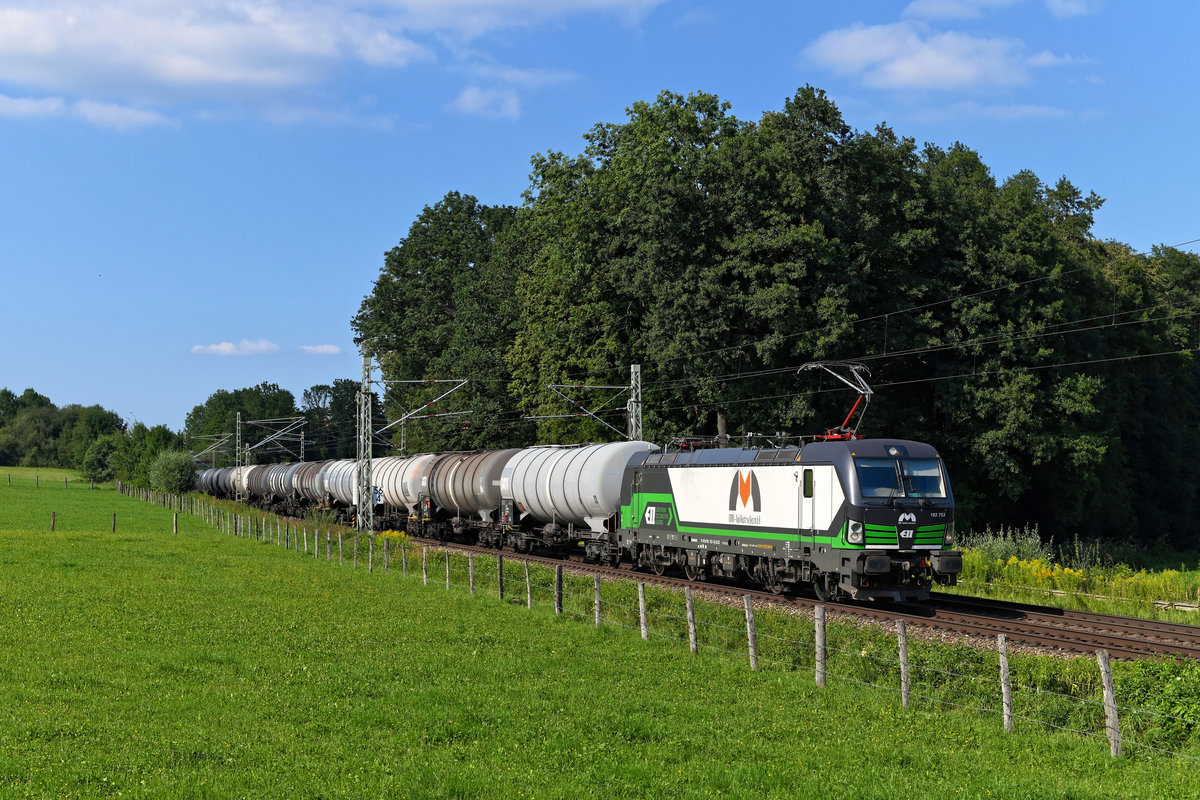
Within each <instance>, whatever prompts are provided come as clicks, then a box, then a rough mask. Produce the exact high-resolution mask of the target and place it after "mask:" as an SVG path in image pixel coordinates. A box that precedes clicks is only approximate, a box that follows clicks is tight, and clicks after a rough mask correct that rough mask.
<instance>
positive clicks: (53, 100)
mask: <svg viewBox="0 0 1200 800" xmlns="http://www.w3.org/2000/svg"><path fill="white" fill-rule="evenodd" d="M64 113H66V104H65V103H64V102H63V99H62V98H61V97H41V98H37V99H33V98H28V97H7V96H5V95H0V117H16V118H21V119H28V118H30V117H60V116H62V115H63V114H64Z"/></svg>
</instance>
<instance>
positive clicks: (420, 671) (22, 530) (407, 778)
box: [0, 469, 1200, 800]
mask: <svg viewBox="0 0 1200 800" xmlns="http://www.w3.org/2000/svg"><path fill="white" fill-rule="evenodd" d="M19 472H20V473H22V475H21V477H22V479H21V480H18V474H19ZM23 473H24V471H18V470H15V469H14V470H12V474H13V485H12V486H11V487H10V486H8V485H7V483H6V482H5V479H4V477H3V476H4V474H5V473H4V471H2V470H0V797H4V798H8V797H71V798H74V797H106V798H108V797H180V798H232V797H250V798H271V797H280V798H284V797H286V798H296V797H311V798H374V797H379V798H420V797H462V798H474V797H503V798H529V797H544V798H558V797H595V798H613V797H689V798H710V797H748V798H749V797H754V798H758V797H772V798H774V797H778V798H784V797H786V798H794V797H804V796H831V797H854V798H888V800H895V798H905V797H912V798H928V797H1004V798H1044V797H1072V798H1085V797H1086V798H1096V797H1113V798H1129V797H1139V798H1144V797H1164V798H1168V797H1169V798H1184V797H1197V796H1200V788H1198V787H1200V766H1198V765H1197V762H1196V761H1194V760H1191V759H1188V758H1172V757H1165V756H1161V755H1157V754H1155V753H1154V752H1152V751H1147V750H1141V751H1133V752H1131V754H1129V755H1127V756H1126V757H1123V758H1120V759H1113V758H1110V757H1109V755H1108V747H1107V743H1106V742H1104V740H1103V739H1097V738H1093V737H1085V736H1080V735H1078V734H1071V733H1059V732H1055V731H1053V730H1049V729H1044V728H1043V727H1042V726H1038V725H1032V724H1025V723H1021V722H1018V729H1017V732H1016V733H1015V734H1011V735H1009V734H1005V733H1004V732H1003V730H1002V728H1001V726H1000V723H999V720H998V719H997V718H996V717H995V716H994V715H990V714H978V713H975V712H972V711H969V710H956V709H954V708H952V707H948V706H946V705H944V704H942V703H936V704H932V703H928V702H921V701H918V702H915V703H914V706H913V708H910V709H903V708H901V707H900V705H899V700H898V698H897V697H896V696H895V694H894V693H893V692H890V691H886V690H881V689H878V688H872V687H869V686H863V685H862V684H861V683H859V682H858V681H854V680H846V679H839V678H835V677H831V678H830V682H829V685H828V686H827V687H826V688H817V687H815V686H814V683H813V676H812V672H811V670H805V669H803V668H801V667H798V666H795V665H790V666H783V667H775V668H770V669H763V670H760V671H759V672H751V671H750V670H749V669H748V667H747V665H746V657H745V652H744V649H743V650H742V651H741V652H735V653H733V654H732V655H730V654H725V653H721V652H713V651H711V650H702V651H701V653H700V655H698V656H693V655H691V654H690V653H689V652H688V648H687V646H686V643H685V644H683V645H680V644H679V643H678V642H676V641H674V640H673V639H664V638H660V637H652V640H651V641H650V642H649V643H646V642H643V641H642V640H641V638H640V635H639V633H638V632H637V630H635V629H631V628H630V627H627V626H626V625H624V624H622V625H615V624H614V625H606V626H605V627H604V628H603V629H602V630H599V631H597V630H596V629H595V628H594V627H593V626H592V624H591V620H590V617H589V616H588V615H587V614H586V613H584V612H585V609H584V608H583V607H582V606H581V607H580V609H579V611H580V615H581V616H583V617H584V619H583V620H582V621H581V620H580V619H579V616H576V615H573V614H569V613H568V614H564V615H563V616H561V617H556V616H555V614H554V612H553V608H552V606H551V605H549V604H547V603H546V602H545V597H544V596H543V597H542V599H541V600H540V601H539V602H536V603H535V605H534V608H533V609H526V608H525V607H524V605H523V601H524V584H523V573H522V572H520V571H519V570H516V569H514V570H513V571H512V573H509V572H508V571H507V570H506V579H507V580H508V590H509V593H510V598H511V600H516V601H519V602H512V601H511V600H505V601H501V600H499V599H497V598H496V597H495V592H494V579H495V573H494V568H493V571H492V572H490V573H489V572H488V571H487V568H486V565H485V564H483V563H480V564H479V565H478V566H479V572H478V577H479V592H478V594H477V595H476V596H475V597H472V596H470V595H469V593H468V591H467V589H466V586H465V583H466V578H465V576H464V575H463V573H462V570H461V565H455V570H456V572H455V574H454V576H453V577H454V582H455V585H454V586H453V587H452V588H451V590H449V591H447V590H446V589H445V586H444V572H439V571H438V568H439V567H440V566H441V565H443V564H444V562H441V561H437V560H436V559H433V560H432V561H431V564H430V580H429V584H428V585H425V584H424V582H423V581H422V578H421V571H420V564H419V560H418V558H417V557H416V556H415V554H414V553H413V552H411V551H410V552H409V553H408V557H409V564H408V566H409V569H408V577H407V578H403V577H401V575H400V569H399V565H398V564H397V560H396V559H395V558H394V557H393V558H392V561H391V565H390V566H391V569H390V574H387V575H385V574H384V573H383V571H382V569H381V564H380V560H379V559H380V554H379V553H378V552H376V554H375V558H376V570H375V572H374V573H373V574H371V573H368V571H367V569H366V562H365V554H364V553H362V552H361V551H360V560H359V568H358V569H354V568H353V567H352V566H351V565H350V558H349V552H347V561H346V564H345V565H342V566H339V564H338V558H337V551H336V547H335V548H334V551H333V557H332V561H327V560H326V558H325V555H324V553H323V552H322V554H321V557H320V558H313V557H312V556H311V555H310V556H308V557H307V558H306V557H304V556H303V555H302V554H297V552H295V551H294V550H293V551H288V550H285V549H283V548H282V547H278V546H275V545H267V544H264V543H260V542H254V541H251V540H248V539H243V538H235V537H232V536H226V535H222V534H218V533H216V532H215V531H214V529H213V528H211V527H210V526H208V525H206V524H205V523H203V522H202V521H201V520H200V519H197V518H195V517H192V516H187V515H184V514H180V517H179V520H180V522H179V534H178V535H173V534H172V512H171V511H169V510H167V509H164V508H161V507H158V506H154V505H150V504H146V503H142V502H139V501H137V500H133V499H131V498H127V497H123V496H121V495H119V494H117V493H116V492H114V491H113V490H112V489H111V488H110V487H103V488H98V489H97V490H95V491H91V490H88V489H87V485H86V484H82V485H80V484H74V483H73V484H71V488H69V489H65V490H64V489H63V488H62V483H61V479H62V478H61V476H59V478H58V484H57V487H54V486H50V487H48V486H46V481H45V479H44V478H43V480H42V482H41V483H42V485H41V486H40V487H37V488H35V487H34V485H33V479H32V471H30V472H29V474H28V475H25V474H23ZM41 473H42V474H43V475H45V474H47V473H46V471H41ZM26 478H28V479H27V480H26ZM51 511H54V512H56V518H57V519H56V528H57V529H56V531H55V532H53V533H51V532H50V531H49V521H50V512H51ZM113 513H116V514H117V531H116V533H115V534H114V533H112V532H111V531H110V525H111V518H112V514H113ZM480 561H481V562H482V560H480ZM492 563H493V564H494V562H492ZM546 581H547V576H546V575H545V574H544V573H542V574H540V577H538V576H537V575H535V583H537V584H539V586H541V585H543V584H544V583H545V582H546ZM587 583H590V582H587ZM577 588H578V593H579V594H580V595H581V596H584V595H586V591H587V584H585V585H583V586H580V587H577ZM605 591H606V602H608V597H609V595H608V594H607V592H608V591H609V590H608V588H607V587H606V589H605ZM614 596H615V597H616V598H617V601H618V602H617V605H619V604H620V603H625V602H626V599H625V598H626V595H621V594H617V595H614ZM654 602H655V603H656V604H662V603H666V602H667V601H666V600H664V599H662V598H661V597H658V596H657V595H656V596H655V599H654ZM568 610H570V609H568ZM611 611H612V614H613V618H614V619H618V618H620V615H621V614H622V613H625V612H623V611H622V610H621V609H619V608H616V607H614V608H613V609H612V610H611ZM703 613H712V614H717V613H723V612H716V611H712V612H708V611H705V612H703ZM764 626H765V629H766V630H768V631H769V630H772V629H771V628H770V624H769V623H764ZM731 636H732V634H731ZM851 636H852V634H850V633H845V634H842V633H832V632H831V643H832V644H834V645H837V646H838V647H839V649H846V648H849V647H859V646H860V645H861V641H862V640H858V639H852V638H850V637H851ZM838 637H845V638H838ZM730 649H733V648H732V647H731V648H730ZM1039 663H1040V662H1039ZM831 669H832V668H831ZM1189 752H1190V753H1191V754H1192V755H1200V752H1197V751H1196V750H1195V748H1193V749H1192V750H1190V751H1189Z"/></svg>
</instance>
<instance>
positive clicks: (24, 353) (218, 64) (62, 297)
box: [0, 0, 1200, 429]
mask: <svg viewBox="0 0 1200 800" xmlns="http://www.w3.org/2000/svg"><path fill="white" fill-rule="evenodd" d="M1196 9H1197V7H1196V6H1195V5H1194V4H1192V3H1181V2H1179V3H1176V2H1173V3H1166V2H1149V3H1138V4H1134V3H1125V2H1116V0H1107V2H1105V1H1104V0H914V2H911V3H908V4H905V3H904V2H856V3H840V4H835V3H827V2H822V3H815V2H800V1H796V2H762V3H756V2H746V3H736V4H735V3H715V2H709V3H702V2H687V1H686V0H578V1H577V2H562V1H560V0H490V1H489V0H373V1H372V2H360V0H310V1H308V2H270V1H269V0H268V1H260V0H214V1H213V2H200V1H196V0H112V1H111V2H95V1H93V2H78V1H72V0H21V1H19V2H11V1H9V0H0V176H2V180H3V188H4V191H3V192H2V193H0V275H2V276H3V296H4V298H5V302H4V303H3V307H2V313H0V341H2V342H3V349H2V350H0V353H2V355H0V386H7V387H8V388H10V389H12V390H14V391H16V392H20V391H22V390H23V389H24V388H26V387H30V386H32V387H33V388H35V389H37V390H38V391H39V392H41V393H43V394H46V395H48V396H49V397H50V398H51V399H52V400H53V401H54V402H55V403H57V404H59V405H65V404H67V403H83V404H91V403H99V404H101V405H103V406H105V407H106V408H110V409H112V410H114V411H116V412H117V413H119V414H121V415H122V416H123V417H125V418H126V419H128V420H130V421H132V420H134V419H136V420H140V421H142V422H145V423H147V424H151V425H153V424H159V423H164V424H166V425H169V426H170V427H172V428H174V429H179V428H181V427H182V425H183V422H184V418H185V416H186V414H187V412H188V411H190V410H191V408H192V407H193V406H195V405H196V404H199V403H202V402H203V401H204V400H205V398H207V397H208V395H209V394H211V393H212V392H214V391H216V390H217V389H222V388H223V389H235V388H239V387H243V386H250V385H254V384H257V383H259V382H261V381H264V380H265V381H271V382H275V383H278V384H279V385H281V386H283V387H284V388H287V389H290V390H291V391H292V392H294V393H295V394H296V397H297V400H299V399H300V395H301V393H302V392H303V390H304V389H305V388H307V387H309V386H312V385H313V384H316V383H328V382H331V381H332V380H333V379H335V378H339V377H346V378H355V379H357V378H358V376H359V375H360V373H361V360H360V358H359V356H358V354H357V353H356V352H355V349H354V345H353V341H352V332H351V329H350V324H349V321H350V318H351V317H352V316H353V315H354V313H355V312H356V311H357V309H358V306H359V303H360V302H361V300H362V297H363V296H364V295H365V294H367V293H369V292H370V290H371V286H372V283H373V281H374V279H375V278H376V276H377V275H378V273H379V269H380V267H381V266H382V263H383V254H384V252H385V251H386V250H388V249H389V248H391V247H392V246H394V245H395V244H396V243H397V242H398V241H399V239H400V238H401V237H403V236H404V235H405V234H406V232H407V230H408V227H409V225H410V224H411V222H412V221H413V219H414V218H415V216H416V215H417V214H418V213H419V212H420V210H421V208H422V207H423V206H425V205H428V204H432V203H435V202H437V201H438V200H439V199H440V198H441V197H442V196H443V195H444V194H445V193H446V192H448V191H451V190H454V191H461V192H464V193H470V194H473V195H475V196H476V197H478V198H479V199H480V200H481V201H483V202H485V203H489V204H499V203H519V202H520V196H521V192H522V191H523V190H524V189H525V188H526V187H527V185H528V173H529V158H530V156H531V155H533V154H534V153H538V152H544V151H546V150H561V151H565V152H569V153H577V152H579V151H580V150H581V149H582V147H583V141H582V138H581V137H582V134H583V133H584V132H586V131H587V130H588V129H589V128H590V127H591V126H592V125H594V124H595V123H597V122H619V121H621V120H622V119H623V118H624V110H625V108H626V107H627V106H629V105H630V104H631V103H633V102H634V101H637V100H652V99H653V98H654V97H655V95H657V93H658V92H659V91H661V90H663V89H670V90H672V91H676V92H680V93H685V94H686V93H688V92H692V91H706V92H713V93H715V94H717V95H719V96H720V97H722V98H723V99H725V100H727V101H729V102H730V103H731V104H732V113H733V114H734V115H735V116H737V117H739V118H741V119H745V120H757V119H758V118H759V117H760V116H761V114H762V112H763V111H766V110H776V109H780V108H781V107H782V105H783V102H784V100H785V99H786V98H788V97H790V96H791V95H792V94H794V92H795V91H796V89H797V88H798V87H799V86H802V85H804V84H808V83H811V84H813V85H814V86H817V87H820V88H823V89H825V90H826V91H827V92H828V93H829V94H830V96H831V97H832V98H833V99H834V100H835V101H836V102H837V103H838V105H839V107H840V108H841V109H842V112H843V114H844V115H845V117H846V119H847V120H848V122H849V123H850V124H851V125H852V126H854V127H855V128H858V129H869V128H872V127H874V126H875V125H876V124H878V123H880V122H886V123H887V124H889V125H891V126H892V127H893V128H894V129H895V130H896V132H897V133H898V134H900V135H903V136H909V137H913V138H914V139H916V140H917V141H918V142H925V141H929V142H933V143H935V144H939V145H943V146H948V145H950V144H952V143H953V142H955V141H961V142H963V143H965V144H966V145H968V146H970V147H972V148H974V149H976V150H978V151H979V152H980V154H981V156H982V158H983V160H984V162H985V163H987V164H988V165H989V166H990V167H991V169H992V171H993V174H994V175H995V176H996V177H997V179H1000V180H1002V179H1003V178H1005V177H1007V176H1009V175H1011V174H1013V173H1014V172H1016V171H1018V170H1021V169H1031V170H1033V171H1034V172H1036V173H1037V174H1038V175H1039V176H1040V177H1041V178H1042V179H1043V180H1044V181H1047V182H1053V181H1055V180H1057V179H1058V178H1059V177H1060V176H1063V175H1065V176H1067V177H1068V178H1069V179H1070V180H1071V181H1072V182H1074V183H1075V184H1076V185H1077V186H1079V187H1080V188H1081V189H1083V190H1084V191H1085V192H1086V191H1089V190H1090V191H1095V192H1096V193H1097V194H1099V195H1100V196H1102V197H1104V198H1106V200H1107V202H1106V203H1105V205H1104V207H1103V208H1102V209H1101V210H1100V212H1099V213H1098V214H1097V217H1096V225H1095V228H1094V232H1095V234H1096V235H1097V236H1099V237H1100V238H1102V239H1116V240H1118V241H1122V242H1126V243H1128V244H1130V245H1132V246H1133V247H1134V248H1137V249H1148V248H1149V247H1151V246H1153V245H1155V244H1171V245H1174V244H1180V243H1183V242H1189V241H1190V240H1194V239H1198V238H1200V219H1197V215H1196V209H1197V208H1200V202H1198V200H1200V197H1198V195H1200V188H1198V187H1200V176H1198V175H1197V172H1198V168H1200V159H1197V156H1196V154H1195V149H1194V145H1193V142H1194V140H1195V138H1196V129H1197V124H1196V123H1197V119H1196V117H1197V106H1196V103H1195V100H1196V90H1195V76H1196V74H1197V73H1198V72H1200V70H1198V69H1197V58H1196V56H1195V54H1194V43H1193V40H1194V32H1195V30H1196V29H1197V22H1198V19H1197V18H1198V17H1200V12H1198V11H1197V10H1196ZM1195 248H1196V244H1195V243H1192V244H1189V245H1187V246H1186V248H1185V249H1191V250H1194V249H1195Z"/></svg>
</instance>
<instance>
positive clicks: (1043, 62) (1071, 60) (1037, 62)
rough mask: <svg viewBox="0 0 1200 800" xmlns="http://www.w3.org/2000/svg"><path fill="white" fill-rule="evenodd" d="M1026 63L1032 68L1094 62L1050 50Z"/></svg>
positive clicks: (1033, 56) (1038, 54) (1031, 57)
mask: <svg viewBox="0 0 1200 800" xmlns="http://www.w3.org/2000/svg"><path fill="white" fill-rule="evenodd" d="M1026 63H1028V64H1029V66H1031V67H1061V66H1067V65H1069V64H1091V63H1092V60H1091V59H1090V58H1087V57H1083V56H1073V55H1071V54H1070V53H1064V54H1063V55H1058V54H1057V53H1051V52H1050V51H1049V50H1043V51H1042V52H1040V53H1035V54H1034V55H1032V56H1030V57H1029V59H1028V61H1027V62H1026Z"/></svg>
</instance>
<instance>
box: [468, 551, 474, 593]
mask: <svg viewBox="0 0 1200 800" xmlns="http://www.w3.org/2000/svg"><path fill="white" fill-rule="evenodd" d="M467 574H468V576H469V577H468V580H469V581H470V582H471V597H474V596H475V554H474V553H467Z"/></svg>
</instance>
